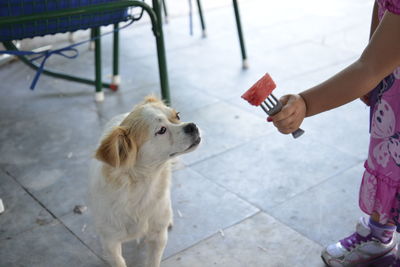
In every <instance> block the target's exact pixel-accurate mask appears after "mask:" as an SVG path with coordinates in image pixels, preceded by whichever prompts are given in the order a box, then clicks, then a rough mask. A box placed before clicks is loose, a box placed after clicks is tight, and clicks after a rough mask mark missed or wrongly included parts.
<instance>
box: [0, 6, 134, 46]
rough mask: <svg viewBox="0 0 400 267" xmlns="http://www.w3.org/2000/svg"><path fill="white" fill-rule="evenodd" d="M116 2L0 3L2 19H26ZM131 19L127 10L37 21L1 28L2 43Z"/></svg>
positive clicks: (0, 37)
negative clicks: (43, 14)
mask: <svg viewBox="0 0 400 267" xmlns="http://www.w3.org/2000/svg"><path fill="white" fill-rule="evenodd" d="M113 1H115V0H68V1H49V0H6V1H0V17H1V18H4V17H12V16H24V15H32V14H40V13H44V12H46V13H48V12H51V11H60V10H63V9H69V8H77V7H84V6H88V5H92V4H99V3H106V2H113ZM127 19H128V10H127V8H124V9H119V10H112V11H102V12H98V13H92V14H83V15H74V16H68V17H65V16H64V17H60V18H54V19H46V20H37V21H35V22H34V23H17V24H13V25H9V26H3V27H1V28H0V41H10V40H20V39H23V38H33V37H36V36H44V35H47V34H55V33H64V32H72V31H77V30H83V29H88V28H92V27H97V26H105V25H109V24H114V23H117V22H121V21H125V20H127Z"/></svg>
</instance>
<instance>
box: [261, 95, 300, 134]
mask: <svg viewBox="0 0 400 267" xmlns="http://www.w3.org/2000/svg"><path fill="white" fill-rule="evenodd" d="M280 101H281V102H282V105H283V108H282V110H281V111H280V112H279V113H277V114H275V115H273V116H270V117H268V119H267V120H268V121H272V122H273V123H274V125H275V127H276V128H278V130H279V131H280V132H281V133H283V134H290V133H292V132H294V131H296V130H297V129H298V128H299V127H300V124H301V123H302V122H303V120H304V118H305V116H306V110H307V107H306V103H305V102H304V100H303V98H302V97H301V96H300V95H285V96H283V97H281V99H280Z"/></svg>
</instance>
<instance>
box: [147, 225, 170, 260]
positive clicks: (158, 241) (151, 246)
mask: <svg viewBox="0 0 400 267" xmlns="http://www.w3.org/2000/svg"><path fill="white" fill-rule="evenodd" d="M167 239H168V228H165V229H163V230H161V231H159V232H154V233H151V234H149V236H148V237H147V238H146V243H147V251H146V252H147V253H146V254H147V260H146V267H159V266H160V263H161V257H162V255H163V252H164V248H165V246H166V244H167Z"/></svg>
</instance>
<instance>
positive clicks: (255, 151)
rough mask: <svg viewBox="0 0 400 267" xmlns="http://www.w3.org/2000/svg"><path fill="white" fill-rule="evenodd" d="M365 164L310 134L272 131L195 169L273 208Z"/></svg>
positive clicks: (267, 207)
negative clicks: (293, 136) (295, 137)
mask: <svg viewBox="0 0 400 267" xmlns="http://www.w3.org/2000/svg"><path fill="white" fill-rule="evenodd" d="M359 163H360V160H359V159H357V158H356V157H354V156H351V155H349V154H346V153H344V152H341V151H339V150H337V149H336V148H335V147H332V146H327V145H324V144H322V143H321V142H319V141H317V140H316V139H315V138H314V137H311V136H310V135H304V136H302V137H300V138H299V139H293V138H292V137H291V136H290V135H281V134H279V133H271V134H270V135H267V136H264V137H260V138H257V139H255V140H253V141H252V142H249V143H246V144H245V145H242V146H240V147H237V148H235V149H232V150H230V151H228V152H225V153H222V154H220V155H218V156H215V157H213V158H210V159H208V160H204V161H202V162H199V163H197V164H194V165H192V168H193V169H194V170H196V171H197V172H199V173H201V174H202V175H203V176H205V177H207V178H208V179H210V180H211V181H213V182H216V183H218V184H219V185H221V186H223V187H225V188H228V189H229V190H230V191H232V192H235V193H236V194H238V195H239V196H241V197H243V198H244V199H246V200H247V201H249V202H250V203H254V204H256V205H258V206H259V207H262V208H263V209H264V210H267V211H268V210H270V209H271V208H273V207H274V206H275V205H277V204H279V203H283V202H285V201H286V200H287V199H288V198H291V197H293V196H295V195H296V194H298V193H301V192H303V191H304V190H307V189H308V188H310V187H312V186H315V185H317V184H318V183H320V182H322V181H324V180H326V179H327V178H329V177H332V176H334V175H335V174H337V173H340V172H342V171H343V170H345V169H348V168H350V167H352V166H354V165H356V164H359Z"/></svg>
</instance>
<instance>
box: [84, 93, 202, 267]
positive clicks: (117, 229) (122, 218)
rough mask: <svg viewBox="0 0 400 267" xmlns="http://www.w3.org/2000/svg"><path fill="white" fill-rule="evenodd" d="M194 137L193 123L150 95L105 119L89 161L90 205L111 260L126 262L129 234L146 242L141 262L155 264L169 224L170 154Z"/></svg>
mask: <svg viewBox="0 0 400 267" xmlns="http://www.w3.org/2000/svg"><path fill="white" fill-rule="evenodd" d="M162 127H165V133H163V132H164V129H162ZM199 142H200V135H199V132H198V129H197V127H196V126H195V125H194V124H193V123H183V122H181V121H180V120H179V116H178V115H177V113H176V111H175V110H173V109H171V108H169V107H167V106H165V105H164V104H163V103H162V102H161V101H159V100H158V99H156V98H154V97H147V98H146V99H145V101H144V102H143V103H141V104H139V105H137V106H136V107H135V108H134V109H133V110H132V112H130V113H127V114H122V115H119V116H117V117H115V118H113V119H112V120H111V121H110V122H109V123H108V124H107V125H106V130H105V133H104V135H103V137H102V138H101V142H100V145H99V147H98V149H97V151H96V155H95V159H93V162H92V165H91V171H90V199H89V201H90V203H89V205H90V209H91V212H92V215H93V218H94V222H95V226H96V230H97V232H98V234H99V237H100V240H101V243H102V246H103V250H104V253H105V258H106V259H107V261H108V262H109V263H110V264H111V265H112V266H117V267H125V266H126V263H125V260H124V258H123V256H122V253H121V245H122V243H123V242H125V241H129V240H133V239H136V240H138V241H139V240H144V241H145V242H146V244H147V261H146V266H148V267H158V266H159V265H160V262H161V257H162V253H163V251H164V248H165V245H166V242H167V235H168V227H169V226H172V208H171V199H170V179H171V166H170V165H171V159H172V158H173V157H175V156H177V155H179V154H183V153H187V152H190V151H193V150H194V149H195V148H196V147H197V145H198V144H199Z"/></svg>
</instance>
